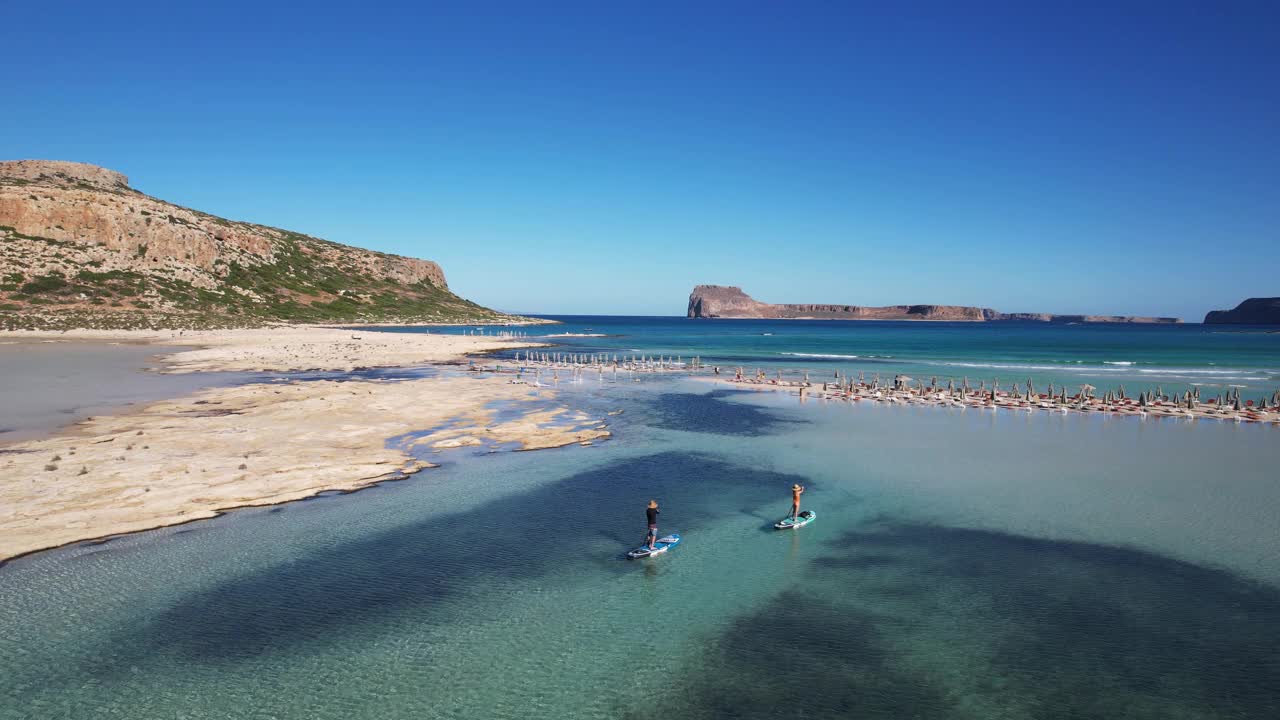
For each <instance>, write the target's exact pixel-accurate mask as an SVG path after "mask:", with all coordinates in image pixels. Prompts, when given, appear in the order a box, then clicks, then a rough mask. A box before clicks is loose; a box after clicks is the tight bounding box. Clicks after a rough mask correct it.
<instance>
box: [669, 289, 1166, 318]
mask: <svg viewBox="0 0 1280 720" xmlns="http://www.w3.org/2000/svg"><path fill="white" fill-rule="evenodd" d="M688 316H689V317H691V318H776V319H796V320H801V319H803V320H953V321H962V322H989V321H997V320H1000V321H1023V322H1052V323H1177V322H1182V321H1181V320H1179V319H1178V318H1152V317H1133V316H1128V315H1051V314H1049V313H1002V312H999V311H997V310H992V309H991V308H980V307H969V306H965V305H888V306H883V307H866V306H862V305H808V304H803V305H796V304H791V305H771V304H769V303H762V302H759V301H757V300H755V299H754V298H752V297H751V296H750V295H747V294H746V293H745V292H743V291H742V288H738V287H730V286H725V285H699V286H697V287H695V288H694V289H693V292H692V293H690V294H689V310H688Z"/></svg>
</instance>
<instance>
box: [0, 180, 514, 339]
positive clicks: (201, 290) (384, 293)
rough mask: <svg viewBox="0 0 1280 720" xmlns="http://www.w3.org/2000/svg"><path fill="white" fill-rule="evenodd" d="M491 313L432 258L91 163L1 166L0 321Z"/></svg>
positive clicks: (235, 320)
mask: <svg viewBox="0 0 1280 720" xmlns="http://www.w3.org/2000/svg"><path fill="white" fill-rule="evenodd" d="M496 316H498V314H497V313H493V312H492V311H488V310H486V309H484V308H481V307H479V306H477V305H474V304H472V303H469V302H467V301H465V300H462V299H461V298H458V297H457V296H455V295H453V294H452V293H450V292H449V289H448V285H447V284H446V282H445V277H444V272H443V271H442V270H441V269H440V266H439V265H437V264H436V263H434V262H430V261H428V260H417V259H413V258H407V257H401V256H398V255H388V254H385V253H379V252H374V251H370V250H362V249H360V248H354V247H350V246H346V245H340V244H338V243H333V242H328V241H326V240H321V239H319V238H313V237H309V236H306V235H302V234H300V233H294V232H289V231H287V230H280V229H277V228H272V227H266V226H262V225H254V224H251V223H243V222H235V221H230V220H224V219H223V218H219V217H214V216H212V215H209V214H206V213H202V212H199V211H196V210H190V209H187V208H183V207H179V206H177V205H173V204H171V203H167V202H164V201H162V200H157V199H155V198H152V197H148V196H147V195H144V194H142V193H140V192H138V191H136V190H134V189H132V188H130V187H129V180H128V178H126V177H125V176H124V175H122V174H120V173H118V172H114V171H112V170H107V169H105V168H100V167H96V166H94V165H86V164H84V163H72V162H59V161H45V160H19V161H11V162H0V326H9V327H14V326H23V327H26V326H50V325H52V326H73V325H76V324H80V323H83V324H89V325H93V326H99V327H109V326H117V325H121V324H126V325H137V324H144V325H145V324H157V323H159V324H174V323H176V324H179V325H186V324H206V325H207V324H220V325H236V324H253V323H258V322H261V321H265V320H297V321H311V322H327V321H343V322H346V321H391V320H403V321H418V322H430V321H450V320H460V319H470V318H472V317H474V318H476V319H484V318H485V317H496ZM197 321H198V322H197Z"/></svg>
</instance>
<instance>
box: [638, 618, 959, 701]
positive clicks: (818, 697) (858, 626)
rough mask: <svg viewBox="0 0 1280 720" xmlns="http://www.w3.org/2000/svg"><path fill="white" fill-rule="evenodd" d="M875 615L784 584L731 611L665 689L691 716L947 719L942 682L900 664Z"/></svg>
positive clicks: (882, 626) (882, 625) (880, 622)
mask: <svg viewBox="0 0 1280 720" xmlns="http://www.w3.org/2000/svg"><path fill="white" fill-rule="evenodd" d="M884 632H885V627H884V623H883V622H882V621H881V620H880V619H879V618H877V617H875V616H874V615H871V614H869V613H864V612H857V611H852V610H850V609H848V608H845V607H843V606H838V605H835V604H832V603H828V602H824V601H822V600H817V599H814V598H812V597H809V596H806V595H803V594H801V593H798V592H784V593H782V594H781V595H779V596H778V597H777V598H775V599H774V600H773V601H771V602H770V603H769V604H767V605H766V606H765V607H764V608H762V609H761V610H760V611H759V612H757V613H752V614H750V615H748V616H745V617H742V618H739V619H738V620H736V621H734V622H733V623H732V624H731V625H730V627H729V629H728V630H727V631H726V632H725V633H724V634H723V635H722V636H721V637H720V638H719V639H718V640H716V641H715V642H714V643H713V645H712V648H711V650H710V651H709V652H708V653H707V654H706V655H705V656H704V657H701V658H699V666H698V667H696V668H690V670H689V672H687V673H684V675H683V677H686V678H688V679H687V681H686V682H685V684H684V687H682V688H680V689H678V690H675V691H673V692H672V693H671V697H672V698H673V704H675V705H677V706H678V708H673V709H672V711H671V712H670V713H667V712H663V711H658V712H653V713H650V712H644V713H631V714H626V715H624V717H634V718H641V717H649V716H651V715H656V716H659V717H681V718H691V719H701V718H706V719H707V720H711V719H713V718H714V719H715V720H720V719H722V718H723V719H725V720H729V719H742V720H748V719H751V718H762V719H763V718H778V717H802V718H846V717H847V718H893V719H894V720H898V719H901V718H917V719H919V720H931V719H932V718H944V717H951V714H950V713H948V712H947V708H948V705H949V703H948V702H947V700H946V699H945V697H944V693H943V690H942V689H941V688H940V687H939V686H938V684H937V683H936V682H934V681H933V680H931V679H930V678H929V677H927V676H923V675H919V674H914V673H911V672H909V671H906V670H904V669H902V667H901V665H900V663H899V662H898V658H896V657H895V655H894V653H893V651H892V650H891V649H890V646H889V645H887V644H886V643H885V642H884V639H883V635H884Z"/></svg>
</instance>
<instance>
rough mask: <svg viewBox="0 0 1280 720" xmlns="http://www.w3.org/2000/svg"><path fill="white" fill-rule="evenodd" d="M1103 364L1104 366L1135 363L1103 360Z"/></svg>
mask: <svg viewBox="0 0 1280 720" xmlns="http://www.w3.org/2000/svg"><path fill="white" fill-rule="evenodd" d="M1102 364H1103V365H1132V364H1133V363H1132V362H1131V361H1128V360H1103V361H1102Z"/></svg>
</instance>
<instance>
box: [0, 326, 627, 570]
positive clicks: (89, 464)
mask: <svg viewBox="0 0 1280 720" xmlns="http://www.w3.org/2000/svg"><path fill="white" fill-rule="evenodd" d="M3 335H4V336H5V337H3V338H0V339H3V340H6V341H8V340H17V341H20V342H47V341H49V340H55V341H56V340H60V339H62V340H69V341H71V340H73V341H76V342H84V341H105V342H140V343H154V344H158V345H174V344H180V345H188V344H190V345H198V346H199V347H198V349H193V350H188V351H183V352H179V353H176V354H174V355H171V356H169V357H168V358H166V361H167V362H168V363H169V366H168V368H169V370H170V371H174V372H193V371H203V370H248V371H253V370H267V371H271V370H274V371H293V370H305V369H324V370H350V369H353V368H357V367H372V366H399V365H423V364H427V363H432V362H447V361H457V360H460V359H462V358H463V357H464V356H463V353H467V352H477V351H491V350H497V349H501V348H507V347H520V346H527V345H528V344H524V343H513V342H508V341H500V340H497V339H493V338H484V337H474V336H456V335H439V334H431V335H424V334H404V333H399V334H397V333H379V332H367V331H358V332H352V331H349V330H337V329H331V328H311V327H306V328H296V327H295V328H276V329H270V330H231V331H211V332H185V333H178V332H172V333H171V332H169V331H160V332H92V331H87V332H85V331H82V332H77V331H71V332H68V333H57V334H54V335H48V334H38V333H4V334H3ZM493 403H497V404H499V405H503V406H505V407H507V408H510V407H512V406H513V405H514V406H515V407H519V406H521V405H526V406H527V408H528V412H525V413H522V414H521V415H517V416H516V417H515V418H514V419H510V420H505V421H504V422H501V423H499V422H496V421H495V417H494V411H493V410H492V409H491V408H492V407H493V405H492V404H493ZM508 417H510V415H508ZM437 427H439V428H443V429H440V430H438V431H433V432H427V431H430V430H431V429H432V428H437ZM609 434H610V433H609V431H608V429H607V428H606V426H605V425H604V423H603V422H601V421H600V420H599V419H595V418H591V417H588V416H586V415H584V414H582V413H579V412H576V411H571V410H570V409H568V408H567V407H564V406H562V405H560V404H559V403H557V402H556V401H555V395H554V391H552V390H547V389H543V390H541V391H539V392H538V393H537V396H536V397H535V396H534V395H531V388H530V387H529V386H527V385H523V384H516V383H512V382H510V380H509V379H507V378H503V377H495V376H477V375H462V374H456V375H454V376H448V377H438V378H424V379H417V380H406V381H387V380H349V381H346V382H334V381H291V382H272V383H261V384H252V385H243V386H238V387H227V388H214V389H210V390H206V391H202V392H199V393H196V394H194V395H190V396H186V397H181V398H177V399H172V400H164V401H160V402H155V403H152V404H149V405H147V406H145V407H142V408H137V409H133V410H131V411H130V412H129V413H127V414H120V415H112V416H99V417H95V418H90V419H88V420H86V421H84V422H82V423H78V424H77V425H75V426H72V427H70V428H68V429H66V430H65V431H63V432H62V433H60V434H58V435H56V436H54V437H50V438H46V439H42V440H35V441H29V442H23V443H17V444H13V445H9V446H5V447H3V448H0V560H4V559H8V558H13V557H16V556H18V555H24V554H27V553H30V552H34V551H37V550H41V549H47V548H52V547H57V546H60V545H65V544H67V543H72V542H76V541H81V540H90V539H99V538H105V537H109V536H112V535H119V534H122V533H129V532H136V531H140V530H147V529H151V528H156V527H162V526H167V525H175V524H180V523H185V522H190V521H192V520H197V519H201V518H210V517H214V516H216V515H218V514H220V513H221V512H224V511H226V510H228V509H231V508H236V507H245V506H253V505H272V504H276V503H282V502H287V501H290V500H297V499H301V498H305V497H310V496H312V495H315V494H317V493H319V492H323V491H326V490H343V491H347V490H356V489H359V488H362V487H367V486H369V485H371V484H374V483H376V482H379V481H382V480H387V479H392V478H398V477H404V476H405V475H408V474H413V473H416V472H418V471H419V470H422V469H424V468H427V467H432V465H431V463H429V462H424V461H420V460H418V459H415V457H414V456H413V454H411V453H416V454H417V455H419V456H424V455H426V456H429V455H431V454H434V453H435V452H448V451H449V449H450V448H456V447H466V446H477V445H488V444H497V445H502V446H503V447H506V448H518V449H525V450H534V449H540V448H549V447H560V446H564V445H571V444H575V443H589V442H590V441H592V440H595V439H598V438H604V437H608V436H609ZM405 435H410V437H409V438H407V439H405V440H404V441H403V442H398V443H394V444H389V443H388V439H390V438H398V437H401V436H405Z"/></svg>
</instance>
